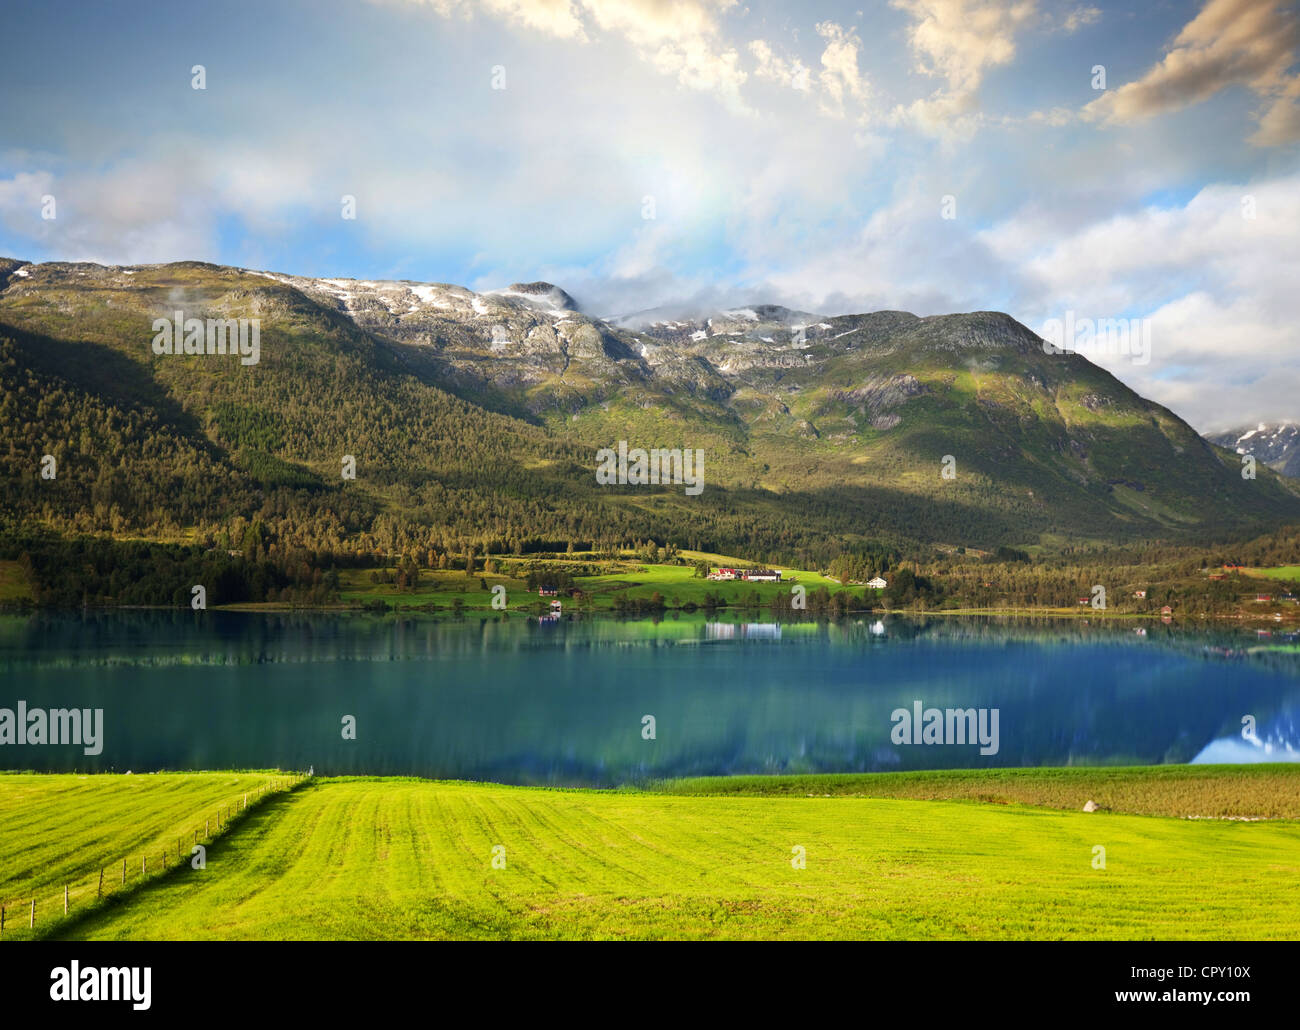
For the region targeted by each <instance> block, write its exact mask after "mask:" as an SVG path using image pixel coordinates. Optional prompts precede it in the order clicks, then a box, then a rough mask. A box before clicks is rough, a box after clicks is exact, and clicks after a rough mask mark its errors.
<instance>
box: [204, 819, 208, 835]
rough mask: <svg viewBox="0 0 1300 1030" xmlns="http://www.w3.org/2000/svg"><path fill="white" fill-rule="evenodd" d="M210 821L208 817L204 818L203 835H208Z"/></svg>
mask: <svg viewBox="0 0 1300 1030" xmlns="http://www.w3.org/2000/svg"><path fill="white" fill-rule="evenodd" d="M208 823H209V821H208V820H207V819H204V820H203V836H205V837H206V836H208Z"/></svg>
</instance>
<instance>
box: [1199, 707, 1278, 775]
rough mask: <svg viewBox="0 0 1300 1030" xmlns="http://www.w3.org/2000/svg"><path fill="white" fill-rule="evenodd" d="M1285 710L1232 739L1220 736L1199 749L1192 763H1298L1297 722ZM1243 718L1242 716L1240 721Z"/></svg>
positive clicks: (1248, 725) (1244, 730)
mask: <svg viewBox="0 0 1300 1030" xmlns="http://www.w3.org/2000/svg"><path fill="white" fill-rule="evenodd" d="M1298 710H1300V709H1297V708H1294V707H1288V708H1286V709H1284V710H1283V711H1281V712H1279V713H1278V714H1277V715H1275V716H1274V717H1273V718H1271V719H1270V720H1269V721H1268V722H1267V723H1261V722H1259V721H1258V720H1255V725H1254V728H1253V731H1252V728H1251V725H1250V724H1249V723H1246V724H1244V725H1243V726H1242V727H1241V732H1240V733H1238V734H1237V735H1236V736H1233V737H1220V738H1219V739H1218V740H1212V741H1210V743H1208V744H1206V745H1205V747H1203V748H1201V751H1200V753H1199V754H1198V755H1197V756H1196V757H1195V758H1193V759H1192V761H1193V762H1194V763H1198V764H1199V763H1208V764H1213V763H1216V762H1217V763H1223V764H1231V765H1241V764H1245V763H1248V762H1300V719H1297V715H1296V713H1297V711H1298ZM1244 719H1245V717H1243V720H1244Z"/></svg>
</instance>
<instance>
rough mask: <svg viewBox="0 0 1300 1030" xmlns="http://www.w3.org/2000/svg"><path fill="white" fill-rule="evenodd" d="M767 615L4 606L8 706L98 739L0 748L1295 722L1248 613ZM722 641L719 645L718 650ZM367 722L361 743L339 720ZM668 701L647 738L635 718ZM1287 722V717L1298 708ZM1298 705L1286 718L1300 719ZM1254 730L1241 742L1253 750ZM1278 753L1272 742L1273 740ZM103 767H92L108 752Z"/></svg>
mask: <svg viewBox="0 0 1300 1030" xmlns="http://www.w3.org/2000/svg"><path fill="white" fill-rule="evenodd" d="M1135 628H1138V627H1134V626H1133V625H1132V623H1131V621H1128V620H1124V621H1120V620H1116V621H1113V622H1108V621H1094V622H1091V623H1087V622H1084V621H1082V620H1036V619H992V618H966V617H961V618H955V617H937V616H935V617H924V618H915V619H912V618H899V617H883V618H882V617H874V616H873V617H868V618H861V619H858V618H854V619H845V620H840V621H836V622H827V621H817V620H813V619H807V620H793V621H783V622H781V623H779V624H778V623H775V622H772V621H768V620H761V619H756V618H755V617H754V615H753V614H749V615H746V614H745V613H740V612H734V611H732V612H725V613H718V615H717V617H713V618H710V619H707V620H706V619H704V618H702V617H694V618H691V617H685V616H683V617H680V618H674V617H673V616H671V615H669V616H668V617H665V618H663V619H658V620H655V619H632V620H620V619H613V618H571V617H566V618H564V619H561V620H560V621H558V622H556V623H555V624H553V625H545V626H544V625H540V624H539V623H538V622H537V621H536V620H525V619H522V618H507V617H504V616H500V617H494V618H485V619H465V620H450V619H438V618H429V617H423V616H403V617H399V618H375V617H363V616H356V615H316V614H311V615H308V614H292V613H287V614H276V615H260V614H259V615H241V614H234V613H183V614H180V613H161V612H145V613H123V612H113V613H92V614H88V615H86V616H84V617H82V616H73V615H50V614H39V615H34V616H29V617H12V618H0V671H3V673H4V677H5V683H6V686H7V687H8V689H7V690H6V692H5V693H6V697H5V698H0V706H3V705H12V704H13V703H14V702H15V701H16V700H18V699H20V698H21V699H25V700H26V701H27V702H28V703H29V705H31V706H38V705H39V706H43V707H69V706H77V707H102V708H104V710H105V724H106V727H105V748H104V753H103V754H102V755H101V756H100V757H99V758H98V759H94V758H88V757H85V756H82V755H81V754H80V753H79V752H75V751H72V750H66V749H60V748H44V749H41V748H31V747H27V748H13V747H4V748H0V766H3V767H8V768H15V767H21V768H41V769H78V768H87V767H90V768H100V769H108V768H117V769H125V768H132V769H135V770H136V771H140V770H146V769H157V768H200V767H206V768H230V767H242V768H249V767H259V768H261V767H266V766H270V765H279V766H282V767H286V768H306V767H307V766H308V765H314V766H315V768H316V769H317V770H318V771H320V772H322V773H325V774H332V773H347V772H355V773H406V774H416V775H426V776H442V777H465V778H471V779H496V780H503V781H510V782H540V783H591V784H605V785H608V784H617V783H623V782H629V781H635V780H641V779H645V778H649V777H660V776H674V775H689V774H697V773H698V774H708V773H740V772H763V771H773V772H775V771H855V770H873V769H913V768H946V767H985V766H1014V765H1067V764H1099V763H1130V764H1132V763H1159V762H1187V761H1191V760H1193V759H1196V760H1200V761H1208V760H1211V757H1209V756H1213V755H1216V754H1222V755H1226V756H1228V757H1229V758H1231V760H1247V759H1251V760H1254V759H1256V757H1257V753H1256V752H1255V751H1251V752H1244V751H1242V752H1240V757H1238V752H1237V751H1234V750H1232V749H1231V748H1229V747H1228V744H1227V743H1223V745H1222V747H1221V748H1220V749H1219V750H1217V751H1213V750H1210V748H1211V747H1212V746H1213V745H1214V743H1215V742H1234V741H1239V740H1240V736H1239V735H1240V730H1241V725H1242V723H1241V719H1242V717H1243V716H1244V715H1253V716H1254V717H1255V719H1256V722H1257V725H1258V727H1259V730H1258V732H1259V735H1260V738H1261V747H1265V746H1268V745H1270V744H1271V746H1272V747H1273V754H1274V755H1276V756H1277V757H1278V758H1282V757H1285V755H1287V754H1289V753H1288V752H1287V751H1286V744H1287V742H1292V743H1293V744H1294V742H1295V741H1296V740H1297V739H1298V738H1297V735H1296V732H1295V726H1294V721H1295V720H1294V718H1293V717H1292V716H1291V715H1289V714H1287V713H1294V712H1296V711H1297V710H1300V656H1297V654H1295V653H1293V652H1288V651H1286V650H1285V647H1287V646H1288V644H1287V642H1285V641H1281V640H1280V639H1279V638H1277V637H1275V638H1273V642H1272V645H1271V646H1270V647H1268V648H1265V649H1261V648H1260V647H1259V645H1258V643H1257V641H1256V640H1255V638H1254V635H1253V634H1250V633H1242V632H1241V631H1238V630H1236V629H1234V628H1232V627H1228V628H1223V629H1211V630H1203V629H1200V628H1190V627H1189V628H1184V627H1182V626H1180V625H1179V624H1178V623H1177V622H1175V624H1174V625H1173V626H1163V625H1159V624H1150V623H1149V624H1147V625H1146V626H1145V627H1143V628H1146V629H1147V630H1148V632H1147V634H1146V635H1145V636H1140V635H1138V634H1136V633H1134V629H1135ZM702 644H707V645H709V646H700V645H702ZM917 700H919V701H922V702H923V703H924V705H925V706H927V707H930V706H933V707H938V708H949V707H955V708H967V707H973V708H997V709H998V710H999V712H1000V717H1001V748H1000V750H999V752H998V754H996V755H994V756H989V757H980V756H979V754H978V749H977V748H976V747H973V746H965V745H952V746H946V745H894V744H893V743H892V742H891V740H890V736H889V731H890V729H891V723H890V713H891V712H892V711H893V710H894V709H895V708H898V707H910V706H911V705H912V704H913V703H914V702H915V701H917ZM345 714H350V715H355V716H356V717H357V720H358V726H359V732H358V738H357V740H356V741H354V742H347V743H345V742H343V741H342V740H341V738H340V734H339V729H338V727H339V720H340V718H341V716H343V715H345ZM647 714H650V715H653V716H654V717H655V720H656V724H657V735H656V739H655V740H653V741H647V740H645V739H644V738H643V737H642V736H641V726H642V723H641V720H642V718H643V716H645V715H647ZM1284 716H1285V718H1284ZM1288 720H1289V721H1288ZM1247 746H1249V745H1247ZM1265 753H1267V752H1265ZM92 763H93V764H92Z"/></svg>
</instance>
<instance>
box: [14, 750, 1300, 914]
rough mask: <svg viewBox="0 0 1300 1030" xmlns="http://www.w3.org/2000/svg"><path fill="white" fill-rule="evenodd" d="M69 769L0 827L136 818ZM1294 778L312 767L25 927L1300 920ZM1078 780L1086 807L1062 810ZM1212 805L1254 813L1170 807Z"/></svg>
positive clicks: (109, 828) (102, 828)
mask: <svg viewBox="0 0 1300 1030" xmlns="http://www.w3.org/2000/svg"><path fill="white" fill-rule="evenodd" d="M215 775H216V774H198V775H196V777H195V778H196V779H197V780H199V782H202V783H206V782H207V780H206V779H205V778H204V777H207V776H215ZM150 778H151V777H138V778H135V779H139V780H147V779H150ZM224 778H225V779H226V780H229V779H231V778H232V777H230V776H226V777H224ZM67 779H75V778H69V777H43V776H26V775H14V776H4V777H0V840H5V841H8V840H10V839H11V837H12V831H13V829H14V828H15V827H17V826H18V825H20V823H21V821H22V820H23V819H24V818H26V812H27V810H28V806H24V805H22V804H18V803H16V802H15V801H14V798H15V797H17V796H18V795H20V794H21V793H22V792H25V791H27V792H29V791H31V790H36V791H37V792H38V794H39V796H40V797H41V798H42V799H43V800H44V808H45V810H46V812H45V817H44V820H45V821H44V822H43V823H42V824H41V825H42V827H43V829H42V830H41V833H40V841H41V843H40V846H41V847H42V848H44V849H46V851H47V852H48V854H49V855H50V860H53V858H54V856H55V855H57V854H61V853H64V852H70V851H73V850H75V848H76V846H77V845H76V841H77V840H79V839H81V838H78V837H76V836H75V835H76V834H78V833H80V834H83V835H85V834H89V835H90V836H91V837H93V838H94V839H100V838H101V837H105V838H109V837H111V838H112V839H113V840H114V842H115V844H117V845H119V846H120V845H125V844H129V843H130V841H131V837H132V830H131V826H133V825H135V824H136V822H137V820H136V818H135V813H136V810H137V808H138V807H139V806H138V802H139V801H140V796H139V795H137V796H136V801H137V805H128V804H125V803H123V804H116V803H114V801H113V795H114V794H115V792H117V791H119V790H130V789H133V788H135V784H134V783H131V784H129V785H124V781H125V780H129V779H133V778H126V777H93V778H92V781H102V783H99V782H96V783H95V788H96V789H88V790H85V791H82V792H75V791H68V790H62V789H59V787H58V784H57V783H56V785H55V787H54V788H42V786H41V784H40V781H45V780H48V781H52V782H54V781H62V780H67ZM159 779H160V780H161V779H162V778H161V777H160V778H159ZM169 779H170V778H169ZM182 779H183V777H182ZM981 781H983V786H981ZM213 785H215V783H214V784H213ZM223 785H224V784H223ZM205 789H206V788H205ZM1298 792H1300V769H1297V768H1296V767H1294V766H1293V767H1285V766H1279V765H1274V766H1255V767H1250V768H1249V769H1243V768H1241V767H1208V766H1207V767H1169V768H1165V767H1160V768H1156V769H1124V770H1112V769H1095V770H1084V769H1069V770H1023V771H1015V772H1008V773H1006V774H1003V773H1000V772H999V773H993V774H989V773H983V772H980V773H922V774H905V775H904V774H899V775H888V776H870V775H868V776H853V777H845V776H826V777H772V778H767V777H740V778H735V779H729V780H686V781H674V782H669V783H664V784H660V785H659V786H658V788H657V789H654V790H637V791H634V790H618V791H595V790H548V789H541V788H523V787H507V786H498V785H492V784H473V783H461V782H446V781H427V780H412V779H384V778H340V779H315V780H309V781H306V782H305V783H303V784H302V785H301V786H299V787H298V788H297V789H295V790H293V791H291V792H287V793H281V794H275V795H272V796H270V797H268V798H266V799H265V801H264V802H263V803H262V804H260V805H258V806H257V807H255V808H254V809H252V810H251V811H250V812H249V813H248V814H247V815H246V816H244V817H243V818H242V819H241V820H240V821H238V822H237V823H235V824H234V825H233V826H232V827H231V828H230V831H229V832H228V833H226V834H224V835H223V836H221V837H220V838H218V839H216V840H214V841H213V842H212V844H211V845H210V847H209V849H208V856H207V857H208V861H207V868H206V869H203V870H194V869H192V868H190V867H189V866H188V865H180V866H178V867H175V868H173V869H171V870H169V871H167V872H164V873H163V874H162V875H160V876H158V877H155V878H153V879H151V880H148V881H144V882H141V883H140V884H138V885H137V886H135V887H134V888H132V889H128V890H125V891H121V892H119V893H117V894H116V895H114V896H112V897H110V898H107V899H105V900H103V901H99V902H94V901H88V902H86V903H84V904H82V905H80V906H74V909H73V911H72V913H71V915H70V916H69V917H68V918H67V919H66V920H65V919H58V920H55V921H51V922H49V923H47V924H46V925H45V927H44V928H41V927H38V933H37V935H38V936H45V937H53V938H70V939H120V938H149V939H155V938H156V939H226V938H238V939H300V938H325V939H371V938H515V939H556V938H566V939H567V938H576V939H589V938H614V939H662V938H674V939H675V938H695V939H724V938H726V939H733V938H735V939H746V938H764V939H765V938H785V937H790V938H832V937H837V938H1033V939H1059V938H1135V939H1175V938H1207V939H1235V938H1261V939H1287V938H1295V937H1296V936H1297V935H1300V822H1297V821H1296V819H1297V815H1298V814H1300V801H1298ZM28 796H31V795H30V794H29V795H28ZM1081 797H1082V798H1084V799H1085V800H1087V799H1091V800H1096V801H1098V803H1100V804H1102V805H1103V808H1102V810H1101V811H1099V812H1095V813H1084V812H1082V811H1079V810H1077V808H1076V807H1075V806H1076V804H1081V802H1080V801H1079V798H1081ZM196 800H198V798H196ZM1143 813H1157V814H1143ZM1223 814H1230V815H1235V816H1238V817H1245V819H1254V818H1257V817H1261V816H1262V817H1264V818H1263V819H1262V820H1261V821H1245V819H1240V818H1239V819H1213V818H1202V819H1194V818H1179V817H1178V816H1213V815H1223ZM1276 816H1282V818H1270V817H1276ZM69 833H72V834H73V835H74V836H73V837H72V838H69V836H68V834H69ZM155 835H156V833H155ZM1099 849H1104V850H1099ZM1103 857H1104V868H1103V867H1102V858H1103ZM92 864H93V863H92ZM31 868H32V866H31V863H26V864H24V865H22V866H15V865H14V862H13V859H12V858H10V857H9V855H8V853H6V856H5V858H4V860H3V866H2V867H0V876H3V877H4V882H5V883H7V884H10V885H11V886H12V887H14V888H17V887H18V886H19V883H20V881H21V880H22V879H23V876H24V875H25V870H30V869H31ZM26 875H30V872H27V873H26ZM19 893H20V894H21V891H19Z"/></svg>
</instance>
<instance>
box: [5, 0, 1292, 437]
mask: <svg viewBox="0 0 1300 1030" xmlns="http://www.w3.org/2000/svg"><path fill="white" fill-rule="evenodd" d="M5 20H6V32H5V34H4V36H3V37H0V85H2V86H3V88H4V90H5V95H6V97H7V98H8V102H7V103H6V104H5V105H4V108H3V110H2V111H0V253H3V254H6V255H10V256H15V257H21V258H26V259H29V260H36V261H42V260H94V261H101V262H108V263H123V264H125V263H149V262H159V261H171V260H178V259H202V260H208V261H214V262H220V263H226V264H235V265H243V266H247V267H254V268H267V269H272V270H276V271H282V272H289V273H293V274H299V275H319V276H331V277H340V276H349V277H357V278H370V279H377V278H404V279H416V280H422V281H436V282H453V283H458V284H462V285H466V286H469V287H471V288H475V289H487V288H493V287H497V286H501V285H504V284H506V283H509V282H512V281H517V280H531V279H549V280H551V281H553V282H556V283H558V284H560V285H561V286H563V287H565V288H566V289H567V290H569V292H570V293H572V294H574V296H575V297H577V298H578V300H579V302H580V303H581V304H582V305H583V306H584V307H585V308H586V309H587V310H589V311H591V312H593V313H596V314H602V315H614V314H620V313H625V312H630V311H636V310H641V309H645V308H649V307H654V306H657V305H665V304H695V305H699V306H700V307H701V308H703V307H707V306H711V305H719V304H740V303H753V302H763V301H766V302H777V303H786V304H788V305H790V306H794V307H799V308H804V309H808V310H814V311H818V312H822V313H828V314H833V313H842V312H847V311H863V310H876V309H880V308H901V309H906V310H911V311H915V312H916V313H918V314H923V315H924V314H936V313H941V312H948V311H957V310H975V309H999V310H1005V311H1008V312H1009V313H1011V314H1012V315H1014V316H1015V317H1017V318H1019V319H1020V320H1021V321H1023V322H1025V323H1026V324H1027V325H1030V326H1031V327H1033V328H1035V329H1038V328H1040V327H1041V326H1042V324H1043V323H1044V321H1045V320H1047V319H1051V318H1058V319H1059V318H1063V317H1064V314H1065V312H1067V311H1073V312H1075V313H1076V316H1077V317H1089V318H1095V319H1102V318H1120V317H1123V318H1149V319H1151V324H1152V350H1151V359H1150V362H1149V363H1148V364H1145V365H1141V366H1139V365H1135V364H1133V363H1132V362H1131V361H1125V360H1124V359H1123V358H1122V357H1121V358H1117V357H1116V356H1114V355H1107V354H1097V355H1095V356H1094V359H1095V360H1097V361H1098V362H1099V363H1101V364H1104V365H1106V366H1107V367H1108V368H1110V369H1111V371H1113V372H1115V373H1116V374H1117V375H1119V376H1120V377H1121V378H1122V379H1124V380H1125V381H1126V382H1129V383H1130V384H1131V385H1133V386H1134V387H1135V388H1137V389H1139V390H1141V391H1142V392H1143V393H1145V394H1147V395H1148V396H1152V397H1154V398H1155V399H1157V400H1160V401H1162V402H1163V403H1166V404H1169V405H1170V406H1171V407H1173V408H1174V409H1175V410H1176V411H1178V412H1179V413H1180V414H1183V415H1184V416H1185V417H1187V418H1189V420H1191V421H1192V422H1193V424H1195V425H1197V426H1198V427H1199V428H1203V429H1209V428H1217V427H1219V426H1222V425H1227V424H1232V423H1236V422H1240V421H1251V420H1254V419H1256V418H1293V419H1296V418H1300V401H1298V400H1297V398H1300V340H1297V337H1296V329H1295V327H1296V326H1297V325H1300V298H1298V297H1297V294H1300V291H1297V290H1296V289H1295V285H1294V284H1295V283H1296V282H1298V281H1300V251H1298V245H1297V242H1296V240H1297V238H1298V237H1300V167H1298V162H1300V29H1297V15H1296V10H1295V4H1294V3H1290V4H1282V3H1277V2H1276V0H1194V2H1189V3H1174V2H1159V0H1157V2H1153V3H1143V4H1105V3H1099V2H1095V0H1093V2H1089V0H1080V2H1075V0H1064V2H1049V0H979V2H977V0H892V2H884V3H866V2H864V0H858V2H856V3H848V4H842V3H816V2H814V3H806V4H805V3H801V4H776V3H748V4H746V3H743V2H728V0H316V2H310V3H308V2H275V0H271V2H258V3H215V4H210V3H203V4H199V3H188V2H185V0H172V2H169V3H146V2H129V0H127V2H122V3H116V4H113V5H100V4H88V3H80V4H67V3H61V2H57V0H53V2H51V0H47V2H45V3H42V4H40V5H36V4H29V5H23V6H22V7H15V8H14V9H12V10H10V11H7V12H6V19H5ZM194 65H203V66H204V69H205V75H206V88H205V89H203V90H196V89H193V88H192V75H191V68H192V67H193V66H194ZM1096 66H1102V67H1103V68H1104V70H1105V88H1104V89H1097V88H1094V86H1095V85H1096V84H1097V82H1096V73H1095V72H1094V68H1095V67H1096ZM502 75H503V76H504V79H502ZM494 76H495V82H494ZM494 85H496V86H502V85H503V86H504V88H493V87H494ZM344 195H350V196H354V197H355V198H356V215H357V216H356V218H355V219H353V220H349V219H344V218H343V217H341V204H340V198H341V197H343V196H344ZM45 197H53V198H54V199H55V202H56V217H55V218H53V219H49V218H42V211H43V203H44V202H43V198H45ZM945 198H951V200H949V201H948V202H947V213H949V214H955V217H950V218H945V217H943V215H944V213H945ZM1247 209H1249V212H1250V214H1251V215H1252V216H1253V217H1247V216H1246V211H1247ZM647 215H653V217H647ZM1090 356H1093V355H1090Z"/></svg>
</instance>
